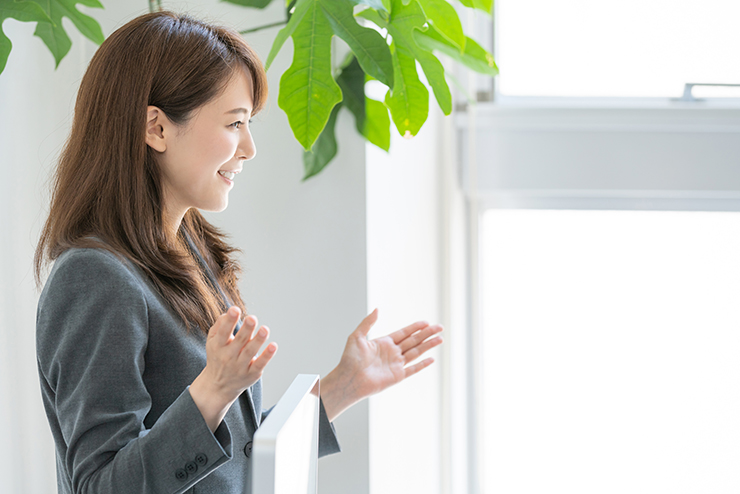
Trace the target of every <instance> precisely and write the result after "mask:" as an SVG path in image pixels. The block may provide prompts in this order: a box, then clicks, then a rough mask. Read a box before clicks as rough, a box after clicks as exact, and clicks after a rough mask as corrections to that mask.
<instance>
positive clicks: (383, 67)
mask: <svg viewBox="0 0 740 494" xmlns="http://www.w3.org/2000/svg"><path fill="white" fill-rule="evenodd" d="M321 6H322V8H323V9H324V14H325V15H326V18H327V19H328V20H329V23H330V24H331V27H332V29H333V30H334V33H335V34H336V35H337V36H339V37H340V38H342V39H343V40H344V41H345V42H346V43H347V45H349V47H350V49H351V50H352V52H353V53H354V54H355V56H356V57H357V60H358V61H359V63H360V66H361V67H362V69H363V70H364V71H365V72H367V73H368V74H369V75H371V76H372V77H374V78H376V79H377V80H379V81H380V82H382V83H383V84H385V85H386V86H389V87H391V86H393V62H392V61H391V53H390V50H389V49H388V44H387V43H386V41H385V38H383V37H382V36H381V35H380V34H379V33H378V32H377V31H375V30H374V29H370V28H366V27H362V26H360V25H359V24H357V21H356V20H355V17H354V15H353V11H352V9H353V6H352V3H351V2H350V1H349V0H321Z"/></svg>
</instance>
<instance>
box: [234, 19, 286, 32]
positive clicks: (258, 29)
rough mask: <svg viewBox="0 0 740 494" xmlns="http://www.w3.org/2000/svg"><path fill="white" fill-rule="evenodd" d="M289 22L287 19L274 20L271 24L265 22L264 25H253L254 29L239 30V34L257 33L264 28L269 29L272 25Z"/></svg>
mask: <svg viewBox="0 0 740 494" xmlns="http://www.w3.org/2000/svg"><path fill="white" fill-rule="evenodd" d="M287 23H288V20H287V19H285V20H284V21H280V22H273V23H271V24H265V25H264V26H257V27H253V28H252V29H245V30H244V31H239V34H249V33H255V32H257V31H262V30H263V29H269V28H271V27H277V26H282V25H283V24H287Z"/></svg>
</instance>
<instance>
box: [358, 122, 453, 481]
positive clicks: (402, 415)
mask: <svg viewBox="0 0 740 494" xmlns="http://www.w3.org/2000/svg"><path fill="white" fill-rule="evenodd" d="M435 110H436V111H432V112H430V119H429V120H428V121H427V123H426V124H425V126H424V128H423V129H422V130H421V132H419V134H418V135H417V136H416V137H414V138H413V139H411V140H405V139H403V138H401V137H400V136H399V135H398V132H396V131H395V129H394V130H393V131H392V134H391V150H392V153H391V154H390V155H389V154H386V153H384V152H383V151H381V150H379V149H378V148H376V147H374V146H368V148H367V161H368V165H367V239H368V240H367V245H368V260H367V271H368V275H367V276H368V301H369V308H371V309H372V308H375V307H378V310H379V320H378V323H377V324H376V327H374V328H373V330H372V332H371V334H370V337H375V336H380V335H384V334H387V333H388V332H390V331H393V330H395V329H398V328H401V327H403V326H406V325H408V324H411V323H412V322H414V321H417V320H420V319H424V320H427V321H429V322H431V323H436V322H439V321H440V319H441V317H442V315H443V314H442V310H441V309H440V307H441V301H442V292H441V290H442V287H441V284H440V275H441V250H440V245H441V240H442V239H441V235H442V233H441V232H442V230H441V212H442V211H441V209H442V203H441V201H440V200H439V196H440V194H439V190H440V183H439V179H438V177H439V175H440V166H439V160H438V159H437V156H438V155H439V154H440V151H441V149H442V147H441V143H440V140H439V139H438V134H439V130H438V128H439V120H440V118H441V113H440V112H439V109H435ZM445 336H446V335H445ZM432 355H433V356H434V357H435V360H436V361H435V363H434V364H433V365H432V366H431V367H429V368H427V369H425V370H423V371H422V372H421V373H419V374H417V375H415V376H412V377H410V378H409V379H408V380H407V381H405V382H402V383H401V384H399V385H398V386H396V387H394V388H391V389H389V390H387V391H385V392H384V393H382V394H379V395H376V396H374V397H372V398H371V400H370V424H371V426H370V427H371V428H370V480H371V484H370V487H371V489H370V492H371V493H372V494H386V493H396V492H397V493H402V492H408V493H411V492H423V493H425V494H426V493H428V494H435V493H438V492H440V484H441V479H442V475H441V471H440V467H441V456H440V455H441V451H440V444H441V439H442V425H441V420H442V418H441V414H440V410H441V409H440V406H439V405H440V402H441V386H440V383H441V370H442V367H441V365H440V362H439V352H438V349H435V351H433V352H432Z"/></svg>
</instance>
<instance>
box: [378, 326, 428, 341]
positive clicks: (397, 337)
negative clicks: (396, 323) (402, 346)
mask: <svg viewBox="0 0 740 494" xmlns="http://www.w3.org/2000/svg"><path fill="white" fill-rule="evenodd" d="M427 326H429V323H428V322H426V321H416V322H415V323H413V324H409V325H408V326H406V327H405V328H401V329H399V330H398V331H395V332H393V333H391V334H389V335H388V336H390V337H391V339H393V343H395V344H396V345H398V344H399V343H401V342H402V341H403V340H405V339H406V338H408V337H409V336H410V335H412V334H414V333H416V332H417V331H419V330H420V329H424V328H426V327H427Z"/></svg>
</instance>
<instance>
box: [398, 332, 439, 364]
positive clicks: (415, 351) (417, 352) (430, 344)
mask: <svg viewBox="0 0 740 494" xmlns="http://www.w3.org/2000/svg"><path fill="white" fill-rule="evenodd" d="M441 344H442V337H441V336H437V337H436V338H432V339H431V340H427V341H425V342H424V343H422V344H421V345H419V346H417V347H415V348H412V349H411V350H409V351H408V352H406V353H404V354H403V358H404V360H405V363H407V364H408V363H409V362H413V361H414V360H416V359H417V358H419V357H420V356H422V355H424V354H425V353H426V352H428V351H429V350H431V349H432V348H434V347H435V346H439V345H441Z"/></svg>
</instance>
